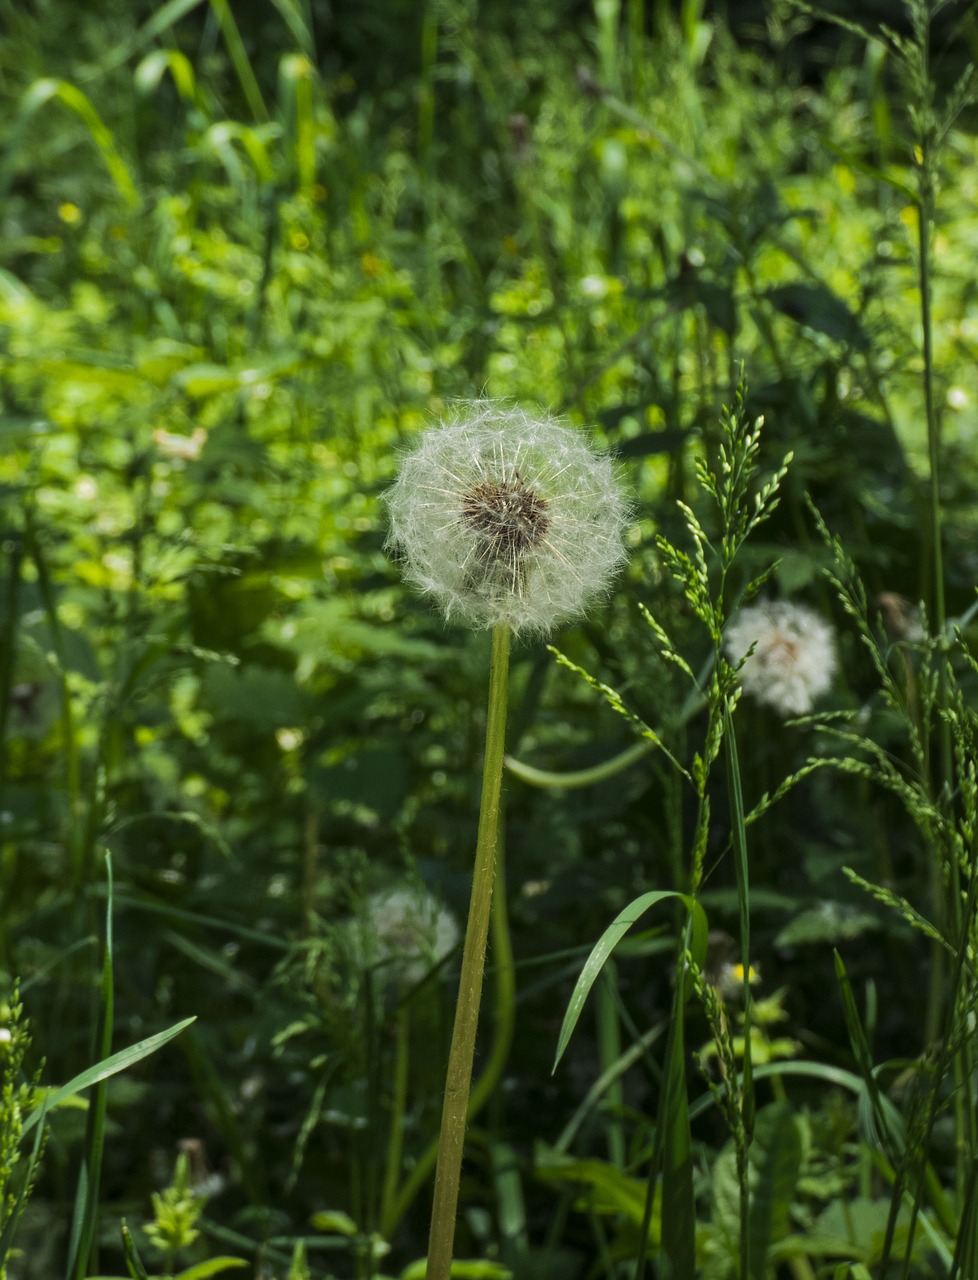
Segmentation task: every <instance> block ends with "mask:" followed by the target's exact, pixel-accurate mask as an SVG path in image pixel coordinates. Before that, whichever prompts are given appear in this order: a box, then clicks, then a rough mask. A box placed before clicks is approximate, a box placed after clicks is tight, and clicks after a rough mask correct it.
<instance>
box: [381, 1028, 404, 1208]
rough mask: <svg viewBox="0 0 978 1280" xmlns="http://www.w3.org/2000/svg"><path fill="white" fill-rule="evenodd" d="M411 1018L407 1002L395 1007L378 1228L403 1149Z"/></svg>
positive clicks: (390, 1200) (391, 1197)
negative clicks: (391, 1089)
mask: <svg viewBox="0 0 978 1280" xmlns="http://www.w3.org/2000/svg"><path fill="white" fill-rule="evenodd" d="M410 1029H411V1018H410V1013H409V1006H408V1005H407V1004H402V1005H401V1007H400V1008H399V1009H398V1011H397V1033H396V1040H395V1049H394V1098H393V1101H392V1103H391V1115H390V1136H389V1138H388V1140H387V1166H386V1168H385V1170H384V1192H383V1197H382V1199H381V1207H380V1222H381V1230H382V1231H386V1230H387V1226H386V1224H387V1223H388V1221H389V1220H390V1216H391V1208H392V1206H393V1204H394V1200H395V1198H396V1196H397V1180H398V1176H399V1174H400V1172H401V1155H402V1153H403V1149H404V1114H405V1112H406V1111H407V1094H408V1056H409V1055H408V1050H409V1047H410V1041H411V1037H410Z"/></svg>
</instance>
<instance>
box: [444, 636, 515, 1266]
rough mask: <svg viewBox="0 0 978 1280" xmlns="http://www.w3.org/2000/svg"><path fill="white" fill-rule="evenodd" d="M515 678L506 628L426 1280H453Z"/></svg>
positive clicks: (494, 678)
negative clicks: (511, 688)
mask: <svg viewBox="0 0 978 1280" xmlns="http://www.w3.org/2000/svg"><path fill="white" fill-rule="evenodd" d="M508 673H509V628H508V627H507V626H505V625H500V626H497V627H494V628H493V632H492V661H491V665H490V671H489V712H488V719H487V723H486V753H485V763H484V765H483V772H482V803H481V806H480V810H479V834H478V839H477V842H476V854H475V873H474V875H473V878H472V897H471V900H470V903H469V920H468V925H467V926H466V930H465V945H464V947H463V950H462V974H461V978H460V980H459V991H458V1001H457V1003H456V1006H455V1027H454V1030H453V1032H452V1046H451V1049H450V1051H449V1055H448V1071H447V1073H446V1077H445V1101H444V1105H443V1109H442V1119H441V1132H440V1134H439V1137H438V1163H437V1165H436V1167H435V1194H434V1203H433V1205H432V1210H431V1234H430V1237H429V1242H428V1266H427V1270H426V1272H425V1276H426V1280H449V1276H450V1274H451V1268H452V1246H453V1244H454V1239H455V1214H456V1210H457V1207H458V1187H459V1180H460V1178H461V1173H462V1148H463V1146H464V1143H465V1121H466V1115H467V1112H468V1104H469V1090H470V1088H471V1083H472V1063H473V1060H474V1058H475V1037H476V1030H477V1028H478V1024H479V1004H480V1002H481V998H482V977H483V972H484V970H485V961H486V939H487V937H488V934H489V910H490V906H491V904H492V882H493V876H494V873H495V865H496V836H497V831H498V827H499V793H500V790H501V786H502V774H503V753H504V750H505V739H506V694H507V688H508Z"/></svg>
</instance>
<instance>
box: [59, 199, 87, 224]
mask: <svg viewBox="0 0 978 1280" xmlns="http://www.w3.org/2000/svg"><path fill="white" fill-rule="evenodd" d="M58 217H59V218H60V219H61V221H62V222H63V223H65V224H66V225H67V226H69V227H74V226H77V225H78V223H79V222H81V220H82V211H81V209H79V208H78V206H77V205H76V204H72V203H71V202H70V201H69V200H65V201H64V203H63V204H59V205H58Z"/></svg>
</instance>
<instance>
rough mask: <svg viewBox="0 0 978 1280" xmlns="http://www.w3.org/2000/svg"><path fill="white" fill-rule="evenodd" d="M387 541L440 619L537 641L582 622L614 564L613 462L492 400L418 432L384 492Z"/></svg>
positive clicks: (556, 425) (541, 417)
mask: <svg viewBox="0 0 978 1280" xmlns="http://www.w3.org/2000/svg"><path fill="white" fill-rule="evenodd" d="M385 500H386V503H387V507H388V511H389V514H390V537H389V540H388V545H389V546H390V547H391V548H392V549H394V550H395V551H396V552H397V554H398V555H399V557H400V558H401V560H402V561H403V564H404V568H405V576H406V577H407V579H408V580H409V581H410V582H411V583H412V584H413V585H414V586H416V587H417V588H418V589H419V590H421V591H422V592H424V593H425V594H428V595H430V596H432V597H433V598H434V599H435V600H436V601H437V603H438V604H439V605H440V606H441V608H442V609H443V611H444V613H445V616H446V617H447V618H448V619H450V620H452V621H458V622H461V623H463V624H466V625H468V626H472V627H478V628H488V627H494V626H497V625H499V624H506V625H508V626H510V627H511V628H512V629H513V631H516V632H518V631H529V632H535V633H539V634H546V633H548V632H550V631H552V630H553V629H554V628H555V627H557V626H559V625H560V624H561V623H562V622H566V621H568V620H570V619H571V618H574V617H578V616H580V614H582V613H583V612H584V611H585V610H586V609H587V607H588V605H589V604H590V603H592V602H593V601H594V600H595V599H596V598H597V597H599V596H600V595H601V594H602V593H603V592H604V591H605V590H606V589H607V586H608V583H609V581H610V578H611V575H612V574H613V572H614V571H615V569H617V568H618V567H619V565H620V564H621V563H622V561H623V560H624V558H625V552H624V548H623V545H622V534H623V532H624V528H625V524H626V522H627V519H628V504H627V502H626V500H625V498H624V496H623V494H622V492H621V490H620V488H619V485H618V482H617V479H616V477H615V471H614V466H613V464H612V462H611V460H610V459H609V458H607V457H604V456H601V455H599V454H596V453H595V452H594V451H593V450H592V449H591V447H590V446H589V444H588V443H587V441H586V440H585V439H584V438H583V437H582V436H581V434H580V433H579V432H577V431H575V430H573V429H572V428H570V427H567V426H565V425H564V424H563V423H561V422H560V421H559V420H558V419H556V418H554V417H552V416H550V415H547V414H536V415H530V414H528V413H526V412H524V411H523V410H522V409H519V408H515V407H513V406H509V405H499V404H496V403H494V402H492V401H474V402H470V403H465V404H461V405H459V406H457V407H456V409H455V411H454V414H453V416H452V417H451V418H449V420H448V421H446V422H445V423H443V424H441V425H440V426H436V427H433V428H432V429H430V430H428V431H425V432H424V433H423V434H422V436H421V438H420V441H419V443H418V445H417V447H416V448H415V450H414V451H413V452H412V453H410V454H409V455H408V456H407V457H406V458H405V460H404V463H403V465H402V467H401V471H400V474H399V476H398V479H397V481H396V483H395V484H394V485H393V487H392V488H391V489H390V490H389V491H388V492H387V494H386V495H385Z"/></svg>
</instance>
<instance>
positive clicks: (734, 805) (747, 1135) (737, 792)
mask: <svg viewBox="0 0 978 1280" xmlns="http://www.w3.org/2000/svg"><path fill="white" fill-rule="evenodd" d="M723 728H724V733H723V745H724V750H725V753H726V762H727V786H728V790H729V793H730V832H731V841H732V843H733V847H734V855H735V856H734V864H735V867H736V872H737V899H738V903H739V906H740V962H741V965H742V967H743V971H744V1074H743V1085H742V1093H741V1112H740V1114H741V1120H742V1122H743V1134H742V1136H741V1135H740V1134H735V1138H736V1139H737V1179H738V1183H739V1191H740V1274H741V1276H742V1277H743V1280H747V1277H748V1276H749V1275H750V1274H751V1260H750V1243H751V1241H750V1188H749V1186H748V1181H747V1176H748V1175H747V1151H748V1148H749V1146H750V1140H751V1135H752V1133H753V1129H754V1071H753V1064H752V1062H751V1034H750V1032H751V990H750V881H749V879H748V865H747V829H746V824H745V821H744V797H743V792H742V790H741V785H740V762H739V759H738V756H737V739H736V736H735V734H734V724H733V716H732V715H731V712H730V700H729V698H725V699H724V705H723Z"/></svg>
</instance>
